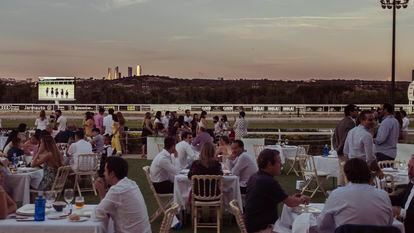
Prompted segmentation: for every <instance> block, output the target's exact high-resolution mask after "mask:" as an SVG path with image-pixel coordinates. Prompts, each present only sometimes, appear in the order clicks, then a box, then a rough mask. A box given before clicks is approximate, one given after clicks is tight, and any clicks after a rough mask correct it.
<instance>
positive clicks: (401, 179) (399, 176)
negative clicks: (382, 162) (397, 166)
mask: <svg viewBox="0 0 414 233" xmlns="http://www.w3.org/2000/svg"><path fill="white" fill-rule="evenodd" d="M382 171H383V172H384V174H390V175H392V176H393V177H394V184H395V185H397V186H398V185H406V184H408V182H409V181H410V179H409V178H408V171H407V170H398V171H397V172H389V171H388V170H387V169H383V170H382Z"/></svg>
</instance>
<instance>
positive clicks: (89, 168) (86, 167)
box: [73, 154, 99, 196]
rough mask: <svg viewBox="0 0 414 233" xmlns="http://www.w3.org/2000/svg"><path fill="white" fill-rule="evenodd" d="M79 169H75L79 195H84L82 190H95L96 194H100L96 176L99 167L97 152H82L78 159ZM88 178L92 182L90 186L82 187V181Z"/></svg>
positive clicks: (76, 187) (76, 186)
mask: <svg viewBox="0 0 414 233" xmlns="http://www.w3.org/2000/svg"><path fill="white" fill-rule="evenodd" d="M74 162H75V163H77V169H76V170H74V171H73V173H74V175H75V187H74V189H75V190H76V189H77V190H78V193H79V196H82V192H91V191H93V192H94V194H95V196H96V195H98V194H97V192H96V188H95V184H94V181H95V176H96V174H97V171H98V169H99V163H98V156H97V155H96V154H80V155H79V156H78V159H77V161H74ZM81 180H86V181H89V182H90V184H91V187H90V188H81V187H80V181H81Z"/></svg>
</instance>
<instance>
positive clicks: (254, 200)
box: [245, 149, 310, 233]
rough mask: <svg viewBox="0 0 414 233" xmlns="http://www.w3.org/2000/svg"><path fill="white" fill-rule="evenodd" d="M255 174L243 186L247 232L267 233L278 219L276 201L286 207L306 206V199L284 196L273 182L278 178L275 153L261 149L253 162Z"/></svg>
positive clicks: (276, 154) (276, 152)
mask: <svg viewBox="0 0 414 233" xmlns="http://www.w3.org/2000/svg"><path fill="white" fill-rule="evenodd" d="M257 163H258V166H259V171H258V172H257V173H256V174H254V175H253V176H251V177H250V179H249V182H248V183H247V193H246V208H245V219H246V225H247V231H248V232H249V233H250V232H258V231H266V230H268V231H269V232H271V229H272V225H273V224H274V223H275V222H276V220H277V219H278V216H277V205H278V204H279V203H280V202H283V203H285V204H286V205H287V206H289V207H296V206H298V205H300V204H305V203H308V202H309V200H310V198H309V197H307V196H304V195H301V194H295V195H292V196H288V195H287V194H286V193H285V191H283V189H282V187H281V186H280V184H279V183H278V182H277V181H276V180H275V179H274V177H275V176H278V175H280V171H281V162H280V157H279V152H278V151H277V150H270V149H265V150H263V151H262V152H260V154H259V157H258V159H257Z"/></svg>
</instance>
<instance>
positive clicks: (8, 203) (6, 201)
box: [0, 163, 17, 219]
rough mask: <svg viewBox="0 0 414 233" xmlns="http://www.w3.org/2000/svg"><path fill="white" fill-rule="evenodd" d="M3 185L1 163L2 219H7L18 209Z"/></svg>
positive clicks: (0, 196) (0, 164) (0, 210)
mask: <svg viewBox="0 0 414 233" xmlns="http://www.w3.org/2000/svg"><path fill="white" fill-rule="evenodd" d="M3 183H4V174H3V164H2V163H0V219H5V218H6V217H7V216H8V215H9V214H12V213H14V212H16V209H17V206H16V203H14V201H13V200H12V199H11V197H10V196H9V195H8V194H7V193H6V191H5V190H4V188H3Z"/></svg>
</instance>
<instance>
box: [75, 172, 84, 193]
mask: <svg viewBox="0 0 414 233" xmlns="http://www.w3.org/2000/svg"><path fill="white" fill-rule="evenodd" d="M79 180H80V176H79V175H75V187H74V189H75V190H76V189H78V194H79V196H82V192H81V189H80V185H79Z"/></svg>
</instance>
